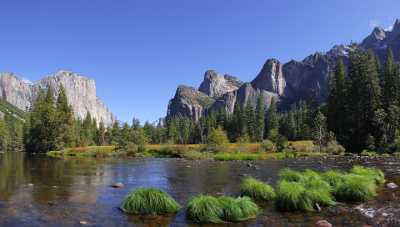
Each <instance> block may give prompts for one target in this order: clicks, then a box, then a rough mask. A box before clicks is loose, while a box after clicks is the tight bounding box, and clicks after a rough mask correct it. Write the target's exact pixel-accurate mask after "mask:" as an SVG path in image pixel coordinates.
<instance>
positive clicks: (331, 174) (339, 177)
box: [322, 170, 344, 190]
mask: <svg viewBox="0 0 400 227" xmlns="http://www.w3.org/2000/svg"><path fill="white" fill-rule="evenodd" d="M322 179H323V180H324V181H326V182H327V183H328V184H329V185H330V186H331V188H332V189H333V190H335V188H336V187H337V186H338V185H340V184H342V183H343V180H344V173H342V172H340V171H337V170H329V171H326V172H324V173H323V174H322Z"/></svg>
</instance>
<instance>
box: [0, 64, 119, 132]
mask: <svg viewBox="0 0 400 227" xmlns="http://www.w3.org/2000/svg"><path fill="white" fill-rule="evenodd" d="M61 85H62V86H63V87H64V88H65V91H66V95H67V98H68V101H69V104H70V105H71V106H72V109H73V111H74V114H75V116H76V117H79V118H81V119H83V118H84V117H85V116H86V114H87V113H88V112H89V113H90V114H91V116H92V117H93V118H94V119H96V121H97V122H103V123H104V124H105V125H107V126H110V125H111V124H112V123H113V122H114V121H115V117H114V115H113V114H112V113H111V111H110V110H109V109H108V108H107V106H106V105H104V104H103V103H102V102H101V100H100V99H99V98H98V97H97V94H96V84H95V81H94V80H91V79H88V78H86V77H84V76H81V75H78V74H76V73H73V72H69V71H59V72H57V73H55V74H53V75H49V76H46V77H45V78H44V79H42V80H40V81H37V82H35V83H29V82H26V81H23V80H21V79H19V78H18V77H17V76H15V75H14V74H12V73H1V74H0V98H1V99H3V100H5V101H7V102H8V103H10V104H12V105H14V106H16V107H18V108H19V109H21V110H23V111H26V110H29V108H30V107H31V105H32V102H33V101H34V100H35V98H36V97H37V94H38V91H39V90H40V89H46V88H48V87H51V88H52V89H53V93H54V95H55V98H57V96H58V91H59V89H60V86H61Z"/></svg>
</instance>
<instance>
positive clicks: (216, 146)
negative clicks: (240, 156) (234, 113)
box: [207, 128, 229, 151]
mask: <svg viewBox="0 0 400 227" xmlns="http://www.w3.org/2000/svg"><path fill="white" fill-rule="evenodd" d="M228 144H229V140H228V137H227V135H226V133H225V131H224V130H222V128H215V129H212V130H211V132H210V134H209V135H208V138H207V150H210V151H224V150H225V149H226V147H227V146H228Z"/></svg>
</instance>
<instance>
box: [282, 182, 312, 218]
mask: <svg viewBox="0 0 400 227" xmlns="http://www.w3.org/2000/svg"><path fill="white" fill-rule="evenodd" d="M276 206H277V207H278V209H280V210H283V211H313V210H314V208H313V201H312V200H311V198H310V197H309V196H308V195H307V189H306V188H305V187H304V185H303V184H302V183H300V182H288V181H285V180H281V181H280V182H279V183H278V187H277V189H276Z"/></svg>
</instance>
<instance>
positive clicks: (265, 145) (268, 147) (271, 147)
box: [261, 139, 276, 152]
mask: <svg viewBox="0 0 400 227" xmlns="http://www.w3.org/2000/svg"><path fill="white" fill-rule="evenodd" d="M261 148H262V149H263V151H266V152H275V151H276V146H275V144H274V143H273V142H272V141H271V140H268V139H266V140H264V141H263V142H262V143H261Z"/></svg>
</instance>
